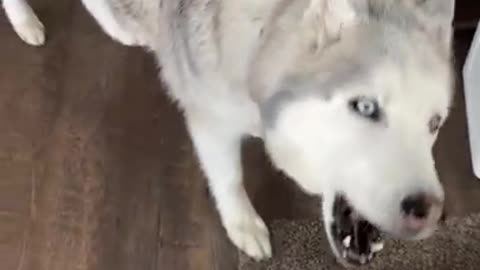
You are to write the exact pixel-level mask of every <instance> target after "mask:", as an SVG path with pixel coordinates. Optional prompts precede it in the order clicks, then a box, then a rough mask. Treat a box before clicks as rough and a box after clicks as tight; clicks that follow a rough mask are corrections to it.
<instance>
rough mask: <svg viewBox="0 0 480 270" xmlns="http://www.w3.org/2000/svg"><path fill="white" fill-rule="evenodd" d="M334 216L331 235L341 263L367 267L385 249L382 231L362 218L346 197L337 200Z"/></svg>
mask: <svg viewBox="0 0 480 270" xmlns="http://www.w3.org/2000/svg"><path fill="white" fill-rule="evenodd" d="M333 215H334V222H333V223H332V224H331V233H332V238H333V242H334V245H335V248H336V249H337V251H338V255H339V256H340V258H339V259H340V262H341V263H343V264H347V265H354V266H360V265H365V264H367V263H369V262H371V261H372V260H373V258H374V257H375V255H376V253H378V252H379V251H380V250H382V249H383V239H382V236H381V233H380V230H379V229H377V228H376V227H375V226H374V225H372V224H371V223H369V222H368V221H367V220H365V219H364V218H363V217H362V216H360V214H359V213H358V212H356V211H355V210H354V209H353V207H352V206H351V205H350V204H349V203H348V201H347V200H346V199H345V197H343V196H337V197H336V198H335V202H334V205H333Z"/></svg>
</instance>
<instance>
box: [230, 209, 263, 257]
mask: <svg viewBox="0 0 480 270" xmlns="http://www.w3.org/2000/svg"><path fill="white" fill-rule="evenodd" d="M224 226H225V229H226V230H227V234H228V236H229V238H230V240H231V241H232V242H233V243H234V244H235V245H236V246H237V247H238V248H239V249H240V250H242V251H243V252H244V253H245V254H247V255H248V256H249V257H251V258H253V259H255V260H257V261H260V260H264V259H268V258H270V257H271V256H272V246H271V244H270V233H269V231H268V228H267V226H266V225H265V223H264V222H263V220H262V219H261V218H260V217H259V216H258V215H257V214H256V213H255V214H250V215H244V216H243V217H240V218H238V219H235V220H231V221H228V220H227V221H225V222H224Z"/></svg>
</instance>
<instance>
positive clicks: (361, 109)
mask: <svg viewBox="0 0 480 270" xmlns="http://www.w3.org/2000/svg"><path fill="white" fill-rule="evenodd" d="M349 106H350V109H351V110H352V111H354V112H355V113H356V114H358V115H360V116H362V117H365V118H368V119H370V120H372V121H378V120H380V115H381V113H380V106H379V105H378V102H377V100H376V99H374V98H369V97H356V98H353V99H352V100H350V102H349Z"/></svg>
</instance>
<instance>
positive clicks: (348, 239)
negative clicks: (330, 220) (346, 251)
mask: <svg viewBox="0 0 480 270" xmlns="http://www.w3.org/2000/svg"><path fill="white" fill-rule="evenodd" d="M351 242H352V236H350V235H348V236H347V237H345V238H344V239H343V241H342V243H343V246H344V247H346V248H349V247H350V243H351Z"/></svg>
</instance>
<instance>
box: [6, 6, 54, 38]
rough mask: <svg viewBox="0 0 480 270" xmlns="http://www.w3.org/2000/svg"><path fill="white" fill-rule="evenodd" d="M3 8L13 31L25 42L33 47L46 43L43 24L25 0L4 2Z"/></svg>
mask: <svg viewBox="0 0 480 270" xmlns="http://www.w3.org/2000/svg"><path fill="white" fill-rule="evenodd" d="M3 7H4V9H5V13H6V14H7V18H8V20H9V21H10V23H11V24H12V26H13V29H14V30H15V32H16V33H17V35H18V36H19V37H20V38H21V39H22V40H23V41H25V42H26V43H28V44H30V45H33V46H39V45H43V44H44V43H45V30H44V27H43V24H42V22H40V20H39V19H38V17H37V15H35V12H34V11H33V10H32V8H31V7H30V6H29V5H28V3H27V2H26V1H25V0H3Z"/></svg>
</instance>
